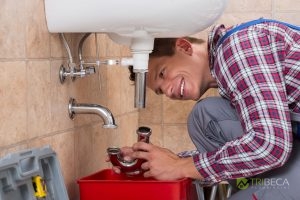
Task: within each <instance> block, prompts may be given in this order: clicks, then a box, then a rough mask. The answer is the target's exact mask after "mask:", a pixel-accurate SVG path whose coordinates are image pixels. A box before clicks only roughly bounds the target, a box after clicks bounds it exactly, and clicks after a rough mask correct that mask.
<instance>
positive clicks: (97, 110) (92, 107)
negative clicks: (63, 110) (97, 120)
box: [68, 98, 117, 128]
mask: <svg viewBox="0 0 300 200" xmlns="http://www.w3.org/2000/svg"><path fill="white" fill-rule="evenodd" d="M68 108H69V117H70V118H71V119H74V117H75V114H96V115H98V116H100V117H101V118H102V119H103V121H104V124H103V128H117V125H116V124H115V119H114V117H113V115H112V113H111V112H110V110H108V109H107V108H105V107H103V106H100V105H97V104H84V103H76V100H75V99H73V98H70V100H69V105H68Z"/></svg>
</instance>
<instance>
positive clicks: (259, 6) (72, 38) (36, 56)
mask: <svg viewBox="0 0 300 200" xmlns="http://www.w3.org/2000/svg"><path fill="white" fill-rule="evenodd" d="M299 12H300V2H299V1H298V0H285V1H280V0H264V1H260V0H251V1H250V0H242V1H241V0H229V1H228V7H227V9H226V12H225V13H224V15H222V17H221V18H220V20H219V21H218V22H217V23H224V24H226V25H232V24H235V23H239V22H243V21H246V20H250V19H254V18H259V17H262V16H264V17H270V18H275V19H280V20H285V21H288V22H291V23H295V24H298V25H299V24H300V18H299ZM0 24H1V26H0V72H1V73H0V101H1V104H0V105H1V109H0V156H4V155H6V154H8V153H12V152H15V151H20V150H24V149H29V148H34V147H41V146H44V145H50V146H51V147H52V148H53V149H54V150H55V151H56V152H57V157H58V159H59V161H60V164H61V171H62V173H63V176H64V179H65V184H66V186H67V190H68V193H69V196H70V199H72V200H73V199H74V200H76V199H78V186H77V184H76V180H77V179H78V178H80V177H82V176H85V175H88V174H90V173H93V172H95V171H97V170H100V169H103V168H107V167H109V165H108V164H107V163H105V162H104V160H105V154H106V153H105V150H106V148H107V147H108V146H123V145H130V144H132V143H133V142H135V141H136V135H135V130H136V128H137V127H138V126H139V125H147V126H150V127H151V128H152V129H153V136H152V138H151V140H152V142H153V143H155V144H158V145H162V146H164V147H167V148H170V149H171V150H173V151H175V152H177V151H181V150H186V149H193V148H194V147H193V144H192V143H191V141H190V139H189V138H188V136H187V130H186V118H187V115H188V113H189V111H190V110H191V108H192V106H193V105H194V102H192V101H188V102H179V101H171V100H169V99H167V98H165V97H163V96H156V95H155V94H154V93H153V92H152V91H150V90H147V108H146V109H144V110H138V109H135V108H134V107H133V96H134V95H133V94H134V86H133V85H132V83H131V82H130V81H129V79H128V75H129V74H128V71H127V69H126V68H121V67H118V66H101V67H97V68H96V71H97V73H96V74H94V75H91V76H89V77H85V78H82V79H77V80H75V81H74V82H72V81H71V80H69V79H68V80H67V81H66V82H65V83H64V84H61V83H60V82H59V78H58V69H59V67H60V65H62V64H64V65H65V64H66V62H67V54H66V51H65V48H64V46H63V45H62V43H61V41H60V38H59V35H58V34H55V33H49V32H48V30H47V26H46V20H45V13H44V1H43V0H27V1H19V0H1V6H0ZM208 30H209V29H207V30H204V31H202V32H201V33H198V34H195V36H197V37H203V38H206V37H207V32H208ZM82 36H83V34H79V33H77V34H70V33H69V34H66V38H67V40H68V43H69V44H70V47H71V49H72V54H73V56H74V58H75V59H77V55H76V54H77V46H78V42H79V40H80V38H81V37H82ZM83 56H84V59H85V60H90V61H93V60H96V59H107V58H119V57H122V56H130V52H129V50H128V48H127V47H124V46H121V45H118V44H115V43H113V42H112V41H110V40H109V39H108V38H107V36H106V35H102V34H92V35H91V36H89V38H88V39H87V41H86V42H85V44H84V48H83ZM211 95H217V91H216V90H210V91H208V92H207V94H205V95H204V96H211ZM70 97H74V98H75V99H76V100H77V101H78V102H80V103H95V104H99V105H102V106H105V107H107V108H109V109H110V110H111V111H112V113H113V114H114V116H115V119H116V122H117V124H118V128H117V129H113V130H109V129H103V128H102V123H103V122H102V120H101V118H100V117H98V116H94V115H76V116H75V119H74V120H70V119H69V116H68V111H67V104H68V101H69V98H70Z"/></svg>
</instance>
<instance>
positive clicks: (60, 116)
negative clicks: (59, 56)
mask: <svg viewBox="0 0 300 200" xmlns="http://www.w3.org/2000/svg"><path fill="white" fill-rule="evenodd" d="M61 64H62V61H60V60H54V61H52V62H51V68H50V70H51V86H50V91H51V97H50V98H51V101H50V102H51V125H52V126H51V131H61V130H66V129H70V128H73V127H74V121H72V120H71V119H70V118H69V113H68V103H69V99H70V97H72V94H73V93H74V92H73V90H74V87H73V84H72V82H71V81H66V82H65V83H64V84H61V83H60V81H59V78H58V72H59V67H60V65H61Z"/></svg>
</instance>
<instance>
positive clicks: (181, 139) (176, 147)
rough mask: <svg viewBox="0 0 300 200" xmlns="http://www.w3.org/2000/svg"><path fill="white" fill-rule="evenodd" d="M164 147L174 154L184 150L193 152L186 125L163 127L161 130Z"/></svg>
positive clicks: (193, 147)
mask: <svg viewBox="0 0 300 200" xmlns="http://www.w3.org/2000/svg"><path fill="white" fill-rule="evenodd" d="M163 132H164V133H163V137H164V147H166V148H169V149H170V150H172V151H173V152H174V153H179V152H181V151H186V150H194V149H195V146H194V144H193V143H192V141H191V139H190V137H189V135H188V131H187V127H186V125H174V126H167V125H166V126H164V128H163Z"/></svg>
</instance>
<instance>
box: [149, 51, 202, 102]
mask: <svg viewBox="0 0 300 200" xmlns="http://www.w3.org/2000/svg"><path fill="white" fill-rule="evenodd" d="M201 65H202V66H201ZM204 65H207V62H206V61H205V59H201V58H200V57H199V56H196V55H195V54H194V53H192V54H189V53H187V52H186V51H184V50H182V51H181V50H180V49H179V50H176V52H175V55H173V56H171V57H170V56H163V57H159V58H151V59H150V61H149V68H148V69H149V71H148V74H147V86H148V87H149V88H150V89H152V90H153V91H154V92H155V93H156V94H165V95H166V96H167V97H169V98H171V99H178V100H198V99H199V98H200V96H201V95H202V85H201V84H202V82H201V79H202V77H203V72H202V71H203V66H204Z"/></svg>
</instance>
